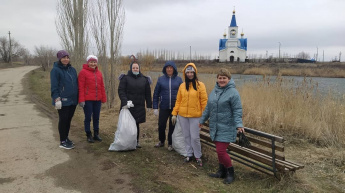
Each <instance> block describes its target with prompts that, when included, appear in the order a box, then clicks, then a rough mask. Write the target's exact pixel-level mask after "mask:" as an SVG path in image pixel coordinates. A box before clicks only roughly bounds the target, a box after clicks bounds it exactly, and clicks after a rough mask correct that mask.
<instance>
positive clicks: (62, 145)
mask: <svg viewBox="0 0 345 193" xmlns="http://www.w3.org/2000/svg"><path fill="white" fill-rule="evenodd" d="M59 147H60V148H64V149H73V148H74V146H73V145H71V144H69V143H67V142H65V141H63V142H61V143H60V146H59Z"/></svg>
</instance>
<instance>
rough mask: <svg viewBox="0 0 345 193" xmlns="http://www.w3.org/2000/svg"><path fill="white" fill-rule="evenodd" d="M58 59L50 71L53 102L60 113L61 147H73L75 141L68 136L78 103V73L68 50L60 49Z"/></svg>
mask: <svg viewBox="0 0 345 193" xmlns="http://www.w3.org/2000/svg"><path fill="white" fill-rule="evenodd" d="M56 55H57V58H58V61H57V62H55V63H54V66H53V69H52V70H51V71H50V83H51V97H52V104H53V105H54V106H55V109H57V111H58V113H59V125H58V128H59V135H60V146H59V147H60V148H64V149H73V148H74V143H73V142H72V141H71V140H70V139H69V138H68V134H69V130H70V128H71V121H72V117H73V115H74V112H75V108H76V107H77V104H78V75H77V71H76V70H75V68H73V67H72V65H71V64H70V58H69V54H68V52H66V51H65V50H60V51H58V53H57V54H56Z"/></svg>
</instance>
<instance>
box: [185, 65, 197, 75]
mask: <svg viewBox="0 0 345 193" xmlns="http://www.w3.org/2000/svg"><path fill="white" fill-rule="evenodd" d="M187 72H195V70H194V68H193V66H188V67H187V68H186V71H185V73H186V74H187Z"/></svg>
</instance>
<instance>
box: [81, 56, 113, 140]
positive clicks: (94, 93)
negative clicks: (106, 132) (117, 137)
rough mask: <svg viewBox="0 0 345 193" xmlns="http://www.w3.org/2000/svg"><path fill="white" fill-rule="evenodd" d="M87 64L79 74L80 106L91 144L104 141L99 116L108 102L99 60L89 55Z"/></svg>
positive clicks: (87, 137) (87, 136)
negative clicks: (91, 124) (91, 126)
mask: <svg viewBox="0 0 345 193" xmlns="http://www.w3.org/2000/svg"><path fill="white" fill-rule="evenodd" d="M86 62H87V64H83V69H82V70H81V71H80V73H79V77H78V82H79V106H81V107H82V108H83V109H84V115H85V119H84V128H85V133H86V139H87V141H88V142H89V143H94V140H96V141H102V138H101V137H100V136H99V116H100V112H101V106H102V103H105V102H107V96H106V93H105V87H104V82H103V76H102V73H101V71H99V69H98V66H97V65H98V64H97V62H98V58H97V57H96V56H94V55H89V56H88V57H87V58H86ZM91 116H92V121H93V131H94V136H93V137H92V132H91V130H90V123H91Z"/></svg>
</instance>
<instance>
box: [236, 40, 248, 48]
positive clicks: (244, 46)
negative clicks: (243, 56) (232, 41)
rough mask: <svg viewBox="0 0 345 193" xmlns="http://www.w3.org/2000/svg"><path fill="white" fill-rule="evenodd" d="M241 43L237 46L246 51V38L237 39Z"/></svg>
mask: <svg viewBox="0 0 345 193" xmlns="http://www.w3.org/2000/svg"><path fill="white" fill-rule="evenodd" d="M238 40H239V41H240V43H241V45H240V46H238V47H239V48H241V49H242V50H246V51H247V38H243V39H242V38H241V39H238Z"/></svg>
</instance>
